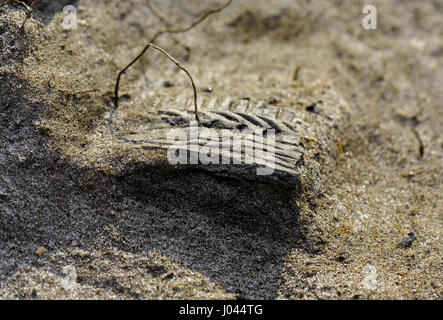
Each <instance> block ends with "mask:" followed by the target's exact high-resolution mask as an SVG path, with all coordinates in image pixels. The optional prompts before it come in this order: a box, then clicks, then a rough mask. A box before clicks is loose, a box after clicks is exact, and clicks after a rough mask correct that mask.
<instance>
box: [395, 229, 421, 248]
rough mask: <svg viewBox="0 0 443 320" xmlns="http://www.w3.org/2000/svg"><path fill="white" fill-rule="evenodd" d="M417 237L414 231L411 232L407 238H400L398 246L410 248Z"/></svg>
mask: <svg viewBox="0 0 443 320" xmlns="http://www.w3.org/2000/svg"><path fill="white" fill-rule="evenodd" d="M416 239H417V238H416V236H415V234H414V232H409V233H408V236H407V237H406V238H403V239H401V240H400V242H399V243H398V244H397V248H409V247H411V246H412V243H413V242H414V241H415V240H416Z"/></svg>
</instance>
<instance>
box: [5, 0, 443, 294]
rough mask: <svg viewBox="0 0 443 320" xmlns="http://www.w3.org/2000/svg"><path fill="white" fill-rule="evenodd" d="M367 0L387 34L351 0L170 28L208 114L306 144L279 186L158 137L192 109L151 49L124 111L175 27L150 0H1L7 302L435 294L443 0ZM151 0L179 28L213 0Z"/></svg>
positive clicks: (252, 7)
mask: <svg viewBox="0 0 443 320" xmlns="http://www.w3.org/2000/svg"><path fill="white" fill-rule="evenodd" d="M372 2H373V4H374V5H375V6H376V7H377V11H378V15H379V21H378V29H377V30H365V29H363V28H362V25H361V20H362V19H363V15H362V8H363V6H364V3H363V2H361V3H360V1H339V0H335V1H326V0H324V1H323V0H322V1H315V2H314V1H312V2H305V1H297V2H295V1H289V0H288V1H286V0H285V1H277V0H275V1H274V0H272V1H254V2H253V3H252V2H251V1H241V0H238V1H234V2H233V3H232V4H231V5H230V6H229V7H227V8H226V9H225V10H224V11H223V12H222V13H219V14H217V15H214V16H211V17H209V18H208V20H207V21H205V22H204V23H203V24H201V25H199V26H198V27H196V28H195V29H193V30H191V31H189V32H187V33H184V34H179V35H170V36H168V35H164V36H163V37H161V38H160V39H159V40H158V42H157V43H158V44H159V45H160V46H162V47H163V48H165V49H167V50H168V52H170V53H171V54H172V55H173V56H174V57H176V58H177V59H178V60H180V61H181V62H182V64H183V65H185V66H186V68H187V69H188V70H189V71H190V72H191V74H192V75H193V77H194V79H195V80H196V82H197V86H198V92H199V95H200V100H199V102H200V106H201V112H202V119H203V123H204V125H205V126H206V127H211V128H213V129H214V128H217V130H218V129H220V128H222V127H223V128H224V127H229V126H233V125H234V124H235V123H237V124H235V125H236V126H238V125H241V126H240V127H241V128H244V127H245V126H246V127H248V126H249V127H257V126H258V127H261V128H265V127H266V126H267V125H269V126H270V127H272V128H274V129H277V132H278V133H277V136H278V139H280V140H279V141H280V142H279V143H281V144H280V146H282V145H283V144H284V142H285V141H286V140H284V139H286V138H287V137H289V138H287V140H288V141H289V142H291V143H294V145H296V148H295V149H294V148H293V149H290V150H289V149H285V148H283V147H282V154H281V155H280V156H281V158H279V159H282V161H283V162H281V163H280V164H282V165H283V167H282V168H286V167H285V166H289V167H290V171H287V170H286V169H282V170H281V172H284V173H285V174H289V176H290V177H291V178H294V177H295V178H294V179H295V180H294V179H293V180H291V179H289V180H288V179H287V178H288V176H284V175H283V176H284V178H282V179H280V178H276V179H274V181H273V183H269V182H270V181H268V180H266V179H265V180H260V179H258V178H257V177H254V175H252V174H251V173H250V172H249V171H245V170H244V169H240V170H237V171H236V170H233V169H230V168H228V169H226V168H223V170H220V167H217V166H216V167H214V168H211V170H208V168H206V167H204V166H197V167H190V166H186V165H185V166H172V165H170V164H168V162H167V161H166V160H165V159H166V152H165V149H164V148H160V149H158V148H151V147H153V144H154V147H155V146H156V145H155V144H156V143H158V140H155V139H153V136H152V134H153V132H155V130H160V129H159V128H161V130H163V129H164V128H167V129H169V128H177V127H186V126H187V124H188V121H190V119H191V118H190V117H192V113H190V112H189V110H190V109H192V104H191V98H192V96H191V93H192V91H191V89H190V88H189V82H188V79H187V78H186V77H184V76H183V75H182V74H181V73H180V72H178V69H177V68H175V66H174V65H173V64H171V63H170V62H169V61H167V60H166V58H165V57H164V56H162V55H160V54H158V53H157V52H154V51H148V53H147V54H146V55H145V56H144V57H143V58H142V59H141V60H140V61H139V62H137V63H136V64H135V65H134V66H133V67H132V68H131V69H130V70H128V71H127V72H126V74H125V75H124V76H123V80H122V85H121V88H120V89H121V90H120V92H121V101H120V107H119V108H118V109H117V110H116V111H115V113H113V101H112V98H113V89H114V88H113V86H114V81H115V78H116V76H117V73H118V71H119V70H120V69H121V68H122V67H123V66H125V65H126V64H127V63H128V62H129V61H130V60H131V59H132V58H133V57H134V56H136V55H137V54H138V52H139V51H140V50H141V49H142V48H143V46H144V45H145V43H146V41H147V40H148V39H149V38H150V37H152V35H153V34H154V33H155V32H156V31H158V30H160V29H162V28H164V26H163V24H162V21H160V20H159V19H158V16H155V15H153V13H152V11H151V10H150V9H149V8H148V6H147V5H146V1H145V0H128V1H86V0H80V1H61V0H60V1H44V0H41V1H39V4H38V5H36V6H35V8H34V13H33V14H32V15H29V14H28V12H27V10H26V9H25V8H24V7H23V6H22V5H20V4H18V3H9V4H7V5H5V6H3V7H1V8H0V131H1V136H0V298H2V299H32V298H37V299H53V298H57V299H64V298H68V299H72V298H74V299H82V298H83V299H84V298H87V299H102V298H105V299H128V298H129V299H158V298H160V299H182V298H192V299H193V298H196V299H197V298H204V299H207V298H214V299H221V298H227V299H231V298H232V299H234V298H258V299H260V298H266V299H352V298H354V299H386V298H388V299H442V298H443V286H442V282H443V281H442V280H443V275H442V272H441V270H442V269H443V259H442V249H443V241H442V235H441V231H442V223H443V211H442V206H443V200H442V197H441V195H442V194H443V185H442V177H443V167H442V163H443V136H442V132H443V109H442V105H443V97H442V95H441V88H442V87H443V69H442V68H441V66H442V65H443V54H442V53H443V50H442V48H443V37H442V34H441V30H443V26H442V24H443V22H442V21H443V12H442V11H443V9H442V7H441V4H440V3H438V1H431V0H429V1H408V2H397V1H381V0H380V1H372ZM152 3H153V6H155V8H156V9H157V10H158V11H159V12H162V14H163V15H164V16H165V17H167V18H168V19H169V20H170V21H173V24H174V25H176V26H183V25H187V24H189V23H190V22H192V21H195V19H197V17H198V13H199V12H202V11H203V10H206V9H208V8H211V7H216V6H218V5H220V4H221V1H210V2H208V1H204V2H202V1H152ZM67 4H73V5H75V6H76V8H77V13H78V25H77V29H75V30H66V29H64V28H63V19H64V14H63V12H62V10H63V7H64V6H65V5H67ZM209 88H210V89H209ZM111 118H112V119H111ZM216 118H217V119H216ZM233 119H234V120H233ZM235 119H237V120H235ZM110 120H112V121H111V125H112V128H113V130H114V132H113V131H112V130H110V126H109V123H110ZM215 120H217V121H219V122H216V121H215ZM161 130H160V131H161ZM161 132H162V131H161ZM116 133H117V134H116ZM154 138H155V137H154ZM286 142H287V141H286ZM294 150H296V151H297V152H295V151H294ZM295 154H298V155H297V156H295ZM300 154H303V158H302V159H303V161H301V156H300ZM288 155H289V157H288ZM288 159H289V160H288ZM220 172H223V173H227V174H220ZM288 172H289V173H288ZM288 181H296V183H284V182H288ZM411 233H412V234H413V236H414V237H413V240H412V238H411V237H410V236H408V235H410V234H411ZM405 237H406V238H405ZM404 239H406V240H404ZM405 241H406V242H405ZM399 243H402V244H403V243H406V244H407V245H399Z"/></svg>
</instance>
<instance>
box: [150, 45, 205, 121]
mask: <svg viewBox="0 0 443 320" xmlns="http://www.w3.org/2000/svg"><path fill="white" fill-rule="evenodd" d="M147 46H148V48H149V47H153V48H154V49H156V50H158V51H160V52H161V53H163V54H164V55H165V56H167V57H168V58H169V60H171V61H172V62H174V64H175V65H176V66H177V67H178V68H180V69H181V70H183V71H184V72H185V73H186V75H187V76H188V77H189V79H190V80H191V84H192V90H193V91H194V107H195V119H196V120H197V122H198V124H199V125H201V122H200V119H199V117H198V109H197V87H196V86H195V83H194V79H192V77H191V74H190V73H189V72H188V70H186V69H185V68H184V67H182V66H181V65H180V63H179V62H178V61H177V60H175V59H174V58H173V57H171V55H170V54H169V53H167V52H166V51H165V50H164V49H162V48H160V47H159V46H156V45H155V44H153V43H148V45H147Z"/></svg>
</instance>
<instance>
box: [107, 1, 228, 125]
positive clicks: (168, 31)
mask: <svg viewBox="0 0 443 320" xmlns="http://www.w3.org/2000/svg"><path fill="white" fill-rule="evenodd" d="M231 2H232V0H228V1H227V2H226V3H225V4H224V5H222V6H221V7H218V8H216V9H211V10H208V11H206V12H204V13H203V14H202V15H201V16H200V17H199V18H198V19H197V20H196V21H194V22H193V23H191V24H190V25H189V26H187V27H184V28H176V29H174V28H172V27H171V26H170V23H169V22H168V21H167V20H166V19H165V18H163V17H162V16H160V15H159V14H158V13H157V11H155V10H152V6H150V8H151V11H153V12H155V13H154V14H155V15H156V16H157V17H159V19H160V20H161V21H162V22H163V23H164V24H165V25H166V29H164V30H160V31H158V32H157V33H156V34H155V35H154V37H152V39H151V40H150V41H149V42H148V44H147V45H146V46H145V47H144V48H143V50H142V51H141V52H140V53H139V54H138V55H137V56H136V57H135V58H134V59H133V60H132V61H131V62H130V63H129V64H128V65H127V66H126V67H124V68H123V69H122V70H120V72H119V73H118V76H117V80H116V82H115V89H114V109H113V110H112V112H111V118H110V119H111V121H112V117H113V114H114V112H115V111H116V110H117V108H118V99H119V96H118V91H119V85H120V79H121V76H122V75H123V73H125V72H126V70H128V69H129V68H130V67H131V66H132V65H133V64H134V63H135V62H137V60H138V59H140V58H141V57H142V56H143V55H144V54H145V52H146V50H148V49H149V48H150V47H153V48H155V49H157V50H159V51H161V52H163V53H164V54H166V55H167V56H168V58H170V59H171V60H172V61H173V62H174V63H175V64H176V65H177V67H179V68H180V69H181V70H183V71H184V72H185V73H186V74H187V75H188V76H189V78H190V79H191V83H192V87H193V90H194V106H195V119H196V120H197V122H198V123H199V124H200V120H199V118H198V106H197V90H196V87H195V84H194V81H193V79H192V77H191V75H190V74H189V72H188V71H187V70H186V69H184V68H183V67H182V66H180V64H179V63H178V62H177V61H176V60H175V59H174V58H172V57H171V56H170V55H169V54H168V53H167V52H166V51H164V50H163V49H161V48H160V47H157V46H155V45H154V44H153V43H154V42H155V41H157V39H158V38H159V37H160V36H161V35H163V34H176V33H183V32H187V31H189V30H191V29H192V28H194V27H196V26H197V25H198V24H200V23H201V22H203V21H204V20H205V19H206V18H207V17H209V16H210V15H212V14H215V13H218V12H220V11H222V10H223V9H224V8H226V7H227V6H229V5H230V4H231ZM149 5H150V4H149ZM160 17H161V18H160Z"/></svg>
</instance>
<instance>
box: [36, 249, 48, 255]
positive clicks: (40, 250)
mask: <svg viewBox="0 0 443 320" xmlns="http://www.w3.org/2000/svg"><path fill="white" fill-rule="evenodd" d="M47 251H48V250H46V248H45V247H39V248H38V249H37V251H35V254H36V255H38V256H39V257H41V256H42V255H44V254H45V253H46V252H47Z"/></svg>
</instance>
